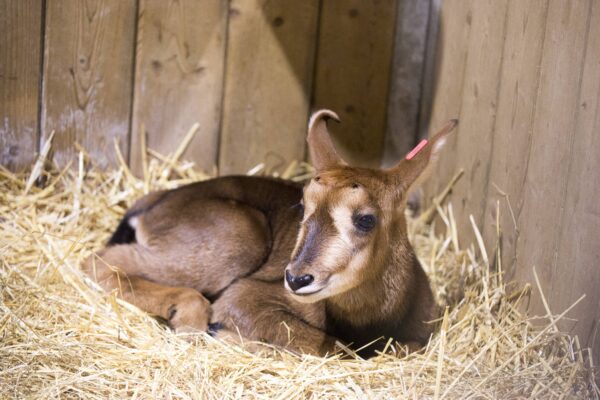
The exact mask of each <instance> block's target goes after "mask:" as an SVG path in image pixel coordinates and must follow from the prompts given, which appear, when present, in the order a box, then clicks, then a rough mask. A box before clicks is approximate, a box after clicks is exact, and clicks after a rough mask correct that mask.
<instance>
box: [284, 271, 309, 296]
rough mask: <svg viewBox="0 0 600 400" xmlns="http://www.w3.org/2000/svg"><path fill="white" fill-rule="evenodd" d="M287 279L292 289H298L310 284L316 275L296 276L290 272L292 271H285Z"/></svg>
mask: <svg viewBox="0 0 600 400" xmlns="http://www.w3.org/2000/svg"><path fill="white" fill-rule="evenodd" d="M285 280H286V281H287V283H288V285H289V286H290V289H292V290H293V291H296V290H298V289H300V288H303V287H305V286H308V285H310V284H311V283H312V282H313V281H314V280H315V277H314V276H312V275H310V274H306V275H300V276H294V275H292V274H291V273H290V271H285Z"/></svg>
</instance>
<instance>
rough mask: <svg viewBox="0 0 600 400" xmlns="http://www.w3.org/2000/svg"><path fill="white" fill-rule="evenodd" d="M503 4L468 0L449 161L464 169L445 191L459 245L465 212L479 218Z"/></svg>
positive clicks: (465, 233)
mask: <svg viewBox="0 0 600 400" xmlns="http://www.w3.org/2000/svg"><path fill="white" fill-rule="evenodd" d="M507 6H508V1H506V0H485V1H484V0H482V1H476V2H474V3H473V8H472V12H473V14H472V24H473V25H472V27H471V29H472V33H474V32H476V33H477V34H471V35H470V37H469V43H468V49H467V59H466V63H465V76H464V82H463V88H462V89H461V92H462V104H461V108H460V113H459V117H458V118H459V120H460V131H459V132H458V134H457V136H456V146H457V148H458V149H460V151H461V154H460V158H457V159H456V163H455V165H456V168H464V170H465V175H464V177H463V178H462V179H461V180H459V181H458V183H457V184H456V186H455V187H454V192H453V195H452V196H451V201H452V202H453V206H454V210H455V211H456V214H457V215H460V216H461V217H462V218H460V219H459V220H458V221H457V224H458V228H459V229H458V232H460V234H459V238H460V239H461V241H462V243H463V245H468V244H470V243H473V242H474V239H475V236H474V234H473V233H472V232H473V230H472V229H471V223H470V220H469V215H470V214H472V215H473V217H474V219H475V222H476V223H477V225H478V226H481V223H482V222H483V213H484V208H485V194H486V192H487V185H488V178H489V166H490V164H489V162H488V161H489V159H490V157H491V152H492V147H493V145H494V123H495V120H496V109H497V102H498V89H499V79H500V71H501V66H502V62H503V49H504V39H505V28H506V12H507ZM432 128H433V127H432ZM434 129H435V128H434ZM452 174H454V171H452Z"/></svg>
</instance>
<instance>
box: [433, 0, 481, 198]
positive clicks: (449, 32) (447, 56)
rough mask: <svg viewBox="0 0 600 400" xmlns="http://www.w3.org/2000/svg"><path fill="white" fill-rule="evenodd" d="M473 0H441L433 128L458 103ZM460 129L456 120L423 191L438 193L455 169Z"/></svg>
mask: <svg viewBox="0 0 600 400" xmlns="http://www.w3.org/2000/svg"><path fill="white" fill-rule="evenodd" d="M472 7H473V1H472V0H469V1H466V0H446V1H444V2H442V9H441V11H440V17H439V24H440V26H439V28H438V32H439V33H438V42H437V51H436V56H435V58H436V61H435V64H436V66H435V73H434V76H435V78H434V80H435V85H434V89H433V101H432V106H431V118H430V123H429V130H430V131H431V132H434V131H435V130H436V129H439V127H441V126H443V124H444V122H445V121H447V120H448V119H451V118H458V116H459V115H460V109H461V105H462V88H463V86H464V85H463V81H464V77H465V65H466V60H467V52H468V46H467V45H466V44H467V43H469V36H470V34H471V25H472ZM461 133H462V126H461V124H460V123H459V125H458V127H457V128H456V130H455V133H454V134H452V135H450V137H449V138H448V141H447V143H446V146H445V147H444V151H442V153H441V154H440V157H439V162H438V164H437V165H435V166H434V167H433V173H432V174H431V177H430V178H429V179H428V181H427V182H426V183H425V185H424V188H425V192H426V193H427V194H429V195H430V196H434V195H436V194H437V193H438V191H439V190H441V189H440V188H443V187H444V186H445V185H446V184H447V183H448V182H449V181H450V179H451V178H452V175H453V174H454V173H455V171H456V169H457V168H456V159H457V157H458V148H457V143H458V140H457V138H458V136H459V135H461Z"/></svg>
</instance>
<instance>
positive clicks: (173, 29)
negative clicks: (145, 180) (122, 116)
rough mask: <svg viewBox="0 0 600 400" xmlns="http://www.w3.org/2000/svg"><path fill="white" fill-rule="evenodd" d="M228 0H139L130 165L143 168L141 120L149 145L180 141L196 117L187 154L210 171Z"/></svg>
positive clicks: (170, 146)
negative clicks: (198, 126) (195, 131)
mask: <svg viewBox="0 0 600 400" xmlns="http://www.w3.org/2000/svg"><path fill="white" fill-rule="evenodd" d="M227 11H228V10H227V1H226V0H212V1H201V2H199V1H194V0H169V1H163V0H141V1H140V4H139V11H138V25H137V49H136V50H137V53H136V74H135V91H134V107H133V124H132V127H133V128H132V140H131V146H132V147H131V165H132V169H133V171H134V172H137V173H140V172H141V171H142V167H141V161H142V157H141V143H140V134H141V132H140V130H141V126H142V124H143V125H144V126H145V129H146V132H147V142H148V147H149V148H152V149H155V150H158V151H159V152H161V153H163V154H167V153H171V152H173V151H175V149H176V148H177V147H178V146H179V144H180V143H181V141H182V140H183V137H184V136H185V134H186V132H187V131H188V130H189V129H190V127H191V126H192V125H193V124H194V123H196V122H198V123H199V124H200V129H199V131H198V133H197V134H196V136H195V138H194V140H192V142H191V143H190V145H189V146H188V148H187V150H186V152H185V153H184V154H183V158H184V159H187V160H191V161H194V162H195V163H196V165H197V166H199V167H200V168H202V169H204V170H207V171H212V169H213V168H214V166H215V165H216V162H217V153H218V148H217V147H218V135H219V125H220V118H221V103H222V94H223V69H224V60H225V36H226V28H227Z"/></svg>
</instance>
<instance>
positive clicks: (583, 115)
mask: <svg viewBox="0 0 600 400" xmlns="http://www.w3.org/2000/svg"><path fill="white" fill-rule="evenodd" d="M463 4H464V3H463ZM503 4H506V3H504V2H495V4H491V3H487V4H486V3H485V2H477V3H476V4H473V5H472V7H473V8H472V12H473V14H472V26H471V28H470V29H471V32H470V35H469V40H468V41H467V42H466V43H465V42H461V41H457V40H456V38H457V36H455V34H452V35H451V36H450V37H447V35H448V33H451V32H455V31H454V30H453V28H452V24H453V23H455V24H458V25H460V23H461V21H462V18H463V15H464V14H458V15H454V14H453V13H455V12H457V10H456V9H454V8H453V9H451V10H448V12H450V13H451V15H452V16H451V17H450V20H448V14H446V16H444V15H442V22H443V24H442V26H441V28H440V29H441V32H442V33H441V35H440V41H441V42H442V46H444V48H443V49H442V51H443V53H442V55H443V57H442V58H441V61H442V63H441V64H438V66H439V68H440V69H439V73H440V76H439V80H438V83H439V84H438V85H437V92H436V95H435V98H434V107H433V109H434V115H433V119H432V121H433V123H432V125H435V123H436V121H437V120H439V118H441V116H442V115H443V114H447V113H449V112H452V111H453V110H455V109H456V107H457V106H456V104H455V103H453V102H452V101H451V100H450V98H449V96H451V95H450V94H448V93H446V94H445V93H443V91H441V90H442V88H448V87H452V86H451V83H453V79H456V70H453V69H450V68H449V67H448V63H445V62H444V58H445V55H446V54H447V53H448V48H449V46H451V45H452V43H454V46H455V48H454V49H453V51H452V52H451V53H452V54H451V57H452V56H455V51H456V52H458V53H467V54H468V56H467V62H466V63H465V73H464V79H463V80H464V83H463V85H462V86H463V89H464V90H462V91H461V92H459V93H458V94H457V98H456V99H455V101H456V102H459V103H460V106H459V110H460V117H461V125H460V129H459V132H458V135H457V137H456V140H455V141H454V143H453V142H450V145H451V147H450V149H451V150H454V153H453V154H450V155H445V156H443V157H442V160H441V162H440V166H439V168H438V172H439V176H438V177H436V178H435V179H434V185H433V189H430V191H429V192H428V195H433V194H435V193H437V192H438V191H439V190H440V189H441V188H442V187H443V184H444V183H445V180H446V178H445V175H447V174H449V173H453V172H454V170H455V169H456V168H457V167H459V166H464V167H465V169H466V170H467V175H466V177H467V178H470V179H464V178H463V182H461V183H459V184H458V185H456V186H455V187H454V193H453V194H452V196H451V199H450V200H451V201H452V202H453V204H454V206H455V216H456V220H457V221H459V224H461V221H462V224H461V225H460V227H459V232H466V231H467V230H468V224H466V222H468V217H469V214H473V215H474V216H475V217H476V218H477V222H478V223H481V222H483V226H482V229H483V234H484V239H485V240H486V242H487V244H488V247H489V248H493V246H494V245H495V243H496V239H497V237H496V226H495V223H496V203H497V202H498V201H499V202H500V205H501V208H500V211H501V219H500V222H501V227H502V230H503V235H502V247H501V249H502V255H503V266H504V269H508V270H509V274H508V277H507V278H512V277H514V278H515V279H517V280H519V281H521V282H530V283H533V286H534V288H535V286H536V285H535V283H534V279H533V272H532V271H533V267H534V266H535V267H536V270H537V273H538V276H539V278H540V282H541V286H542V289H543V291H544V293H545V295H546V298H547V299H548V303H549V306H550V309H551V310H552V311H553V312H561V311H563V310H564V309H566V308H567V307H568V306H570V305H571V304H572V303H573V302H574V301H575V300H576V299H578V298H579V297H580V296H581V295H582V294H584V293H585V294H586V295H587V298H586V300H584V302H583V303H582V304H581V305H579V306H578V307H577V308H576V309H574V310H573V312H572V313H571V314H570V317H571V318H574V319H575V320H577V322H574V321H563V322H561V323H560V324H559V327H560V328H561V329H562V330H566V331H570V332H571V333H574V334H577V335H579V338H580V341H581V342H582V344H583V345H584V346H586V345H589V346H594V358H596V359H597V358H598V357H600V340H598V338H595V337H594V335H595V330H596V329H597V327H598V323H599V322H600V311H599V310H600V307H598V306H599V305H600V292H598V289H597V288H598V286H599V285H600V273H599V272H598V268H597V266H598V263H599V262H600V248H599V247H598V246H597V240H596V239H597V237H598V235H599V234H600V230H599V227H600V224H599V222H600V217H599V216H600V208H599V207H598V204H599V203H598V201H597V196H598V193H600V174H599V173H598V171H600V135H598V132H600V125H599V124H600V116H599V115H600V20H599V19H600V5H599V4H598V3H597V2H594V1H591V0H590V1H578V2H554V1H546V0H527V1H520V0H511V1H509V2H508V9H507V17H506V20H505V28H504V29H505V35H502V34H499V33H498V32H501V28H500V27H499V26H500V25H499V23H498V21H490V20H489V18H486V15H487V16H490V15H495V18H501V17H500V16H501V15H502V13H501V12H500V10H495V11H494V10H493V8H496V7H501V6H502V5H503ZM446 5H447V4H446V3H445V4H444V10H446ZM455 5H456V4H455ZM487 7H491V8H488V9H487V11H486V12H485V13H483V14H482V13H481V10H484V9H485V8H487ZM478 10H479V11H478ZM452 20H454V22H453V21H452ZM492 27H495V28H493V29H492ZM445 28H449V30H445V31H444V29H445ZM452 38H454V40H452ZM448 40H452V43H448V42H447V41H448ZM444 41H446V44H443V43H444ZM492 44H493V45H492ZM498 45H500V46H501V48H499V47H498ZM498 57H500V59H499V58H498ZM498 62H499V63H498ZM453 63H454V64H453V65H460V63H458V62H456V61H453ZM497 65H499V69H498V68H496V66H497ZM495 73H497V74H498V76H497V77H496V78H493V75H494V74H495ZM492 78H493V79H492ZM444 82H446V84H445V86H443V85H442V84H443V83H444ZM448 82H449V83H448ZM494 85H496V88H494ZM494 92H497V97H496V101H494V96H493V93H494ZM494 110H496V111H494ZM490 132H491V134H490ZM452 145H453V146H452ZM488 149H489V150H488ZM486 169H487V170H488V172H487V176H486V174H482V173H481V172H480V171H485V170H486ZM448 171H450V172H448ZM507 198H508V200H509V201H510V207H509V206H508V205H509V201H508V200H507ZM463 201H464V202H463ZM482 210H484V211H483V213H482ZM465 244H468V243H463V246H464V245H465ZM545 312H546V311H545V309H544V306H543V304H542V301H541V297H540V295H539V292H538V291H537V289H536V288H535V289H534V293H533V295H532V302H531V306H530V313H531V314H537V315H540V314H545Z"/></svg>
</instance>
